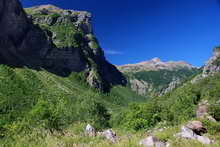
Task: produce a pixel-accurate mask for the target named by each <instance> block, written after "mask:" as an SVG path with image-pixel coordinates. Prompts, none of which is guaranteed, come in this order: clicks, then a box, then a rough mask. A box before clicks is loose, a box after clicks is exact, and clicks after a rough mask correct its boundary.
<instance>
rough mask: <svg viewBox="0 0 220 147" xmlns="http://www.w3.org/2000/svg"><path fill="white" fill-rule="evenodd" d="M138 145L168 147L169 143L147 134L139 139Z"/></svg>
mask: <svg viewBox="0 0 220 147" xmlns="http://www.w3.org/2000/svg"><path fill="white" fill-rule="evenodd" d="M139 145H142V146H144V147H169V144H167V143H165V142H163V141H161V140H159V139H158V138H156V137H154V136H149V137H147V138H145V139H143V140H141V141H140V143H139Z"/></svg>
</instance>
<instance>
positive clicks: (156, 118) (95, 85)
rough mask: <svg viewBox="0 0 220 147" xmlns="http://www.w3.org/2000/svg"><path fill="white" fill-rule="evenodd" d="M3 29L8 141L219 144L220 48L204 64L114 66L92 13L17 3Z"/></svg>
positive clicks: (0, 1)
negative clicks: (201, 65) (97, 36)
mask: <svg viewBox="0 0 220 147" xmlns="http://www.w3.org/2000/svg"><path fill="white" fill-rule="evenodd" d="M0 29H1V33H0V146H7V147H23V146H27V147H29V146H31V147H35V146H36V147H109V146H113V147H139V146H143V147H154V146H155V147H204V146H207V147H219V146H220V122H219V121H220V92H219V91H220V64H219V61H220V47H215V48H214V49H213V55H212V57H210V59H209V60H208V62H207V63H206V64H205V65H204V66H203V67H194V66H192V65H190V64H188V63H186V62H184V61H167V62H164V61H161V59H159V58H153V59H151V60H149V61H143V62H140V63H137V64H126V65H121V66H114V65H113V64H111V63H110V62H109V61H107V59H106V57H105V52H104V50H103V49H102V47H101V45H100V43H99V41H98V39H97V38H96V36H95V33H94V31H93V26H92V18H91V13H89V12H86V11H76V10H66V9H62V8H59V7H56V6H54V5H39V6H33V7H30V8H25V9H24V8H23V7H22V4H21V3H20V1H19V0H0ZM219 44H220V42H219Z"/></svg>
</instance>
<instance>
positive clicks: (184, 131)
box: [175, 126, 197, 139]
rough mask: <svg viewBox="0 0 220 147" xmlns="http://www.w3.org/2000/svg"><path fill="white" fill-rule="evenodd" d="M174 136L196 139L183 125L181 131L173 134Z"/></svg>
mask: <svg viewBox="0 0 220 147" xmlns="http://www.w3.org/2000/svg"><path fill="white" fill-rule="evenodd" d="M175 136H176V137H180V138H185V139H196V137H197V135H196V134H195V133H194V132H193V131H192V130H191V129H189V128H187V127H185V126H183V127H182V128H181V132H180V133H178V134H176V135H175Z"/></svg>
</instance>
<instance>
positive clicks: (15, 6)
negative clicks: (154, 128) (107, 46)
mask: <svg viewBox="0 0 220 147" xmlns="http://www.w3.org/2000/svg"><path fill="white" fill-rule="evenodd" d="M26 11H27V12H28V13H29V15H28V17H27V15H26V14H25V12H24V10H23V9H22V6H21V4H20V2H19V1H18V0H1V2H0V28H1V34H0V64H7V65H10V66H16V67H23V66H27V67H29V68H34V69H39V70H40V69H41V68H44V69H46V70H48V71H49V72H53V73H55V74H58V75H61V76H68V75H69V74H70V73H71V72H84V73H85V77H86V79H87V82H88V83H89V84H90V85H91V86H92V87H95V88H99V89H102V90H105V91H107V90H108V89H109V88H110V87H111V86H112V85H117V84H122V85H124V84H126V80H125V78H124V77H123V76H122V74H121V73H120V72H119V71H118V70H117V68H115V67H114V66H113V65H111V64H110V63H109V62H108V61H106V59H105V57H104V52H103V50H102V49H101V47H100V46H99V44H98V41H97V39H96V38H95V37H94V34H93V31H92V25H91V14H90V13H88V12H80V11H73V10H63V9H60V8H57V7H55V6H52V5H43V6H37V7H32V8H29V9H26Z"/></svg>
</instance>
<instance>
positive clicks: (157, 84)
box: [118, 58, 200, 96]
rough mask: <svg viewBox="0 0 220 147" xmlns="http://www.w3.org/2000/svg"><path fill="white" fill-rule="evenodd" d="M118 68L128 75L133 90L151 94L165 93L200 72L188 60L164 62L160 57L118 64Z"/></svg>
mask: <svg viewBox="0 0 220 147" xmlns="http://www.w3.org/2000/svg"><path fill="white" fill-rule="evenodd" d="M118 69H119V70H120V71H121V72H123V73H124V74H125V75H126V77H127V79H128V81H129V86H130V87H131V89H132V90H134V91H137V92H138V93H139V94H142V95H151V96H152V95H163V94H165V93H167V92H169V91H171V90H172V89H174V88H176V87H177V86H178V85H181V83H183V82H184V81H185V80H187V79H188V78H189V77H191V76H193V75H196V74H197V73H199V72H200V70H199V69H198V68H196V67H193V66H192V65H190V64H188V63H186V62H183V61H179V62H174V61H169V62H162V61H161V60H160V59H159V58H154V59H152V60H150V61H144V62H141V63H137V64H128V65H123V66H118Z"/></svg>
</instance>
